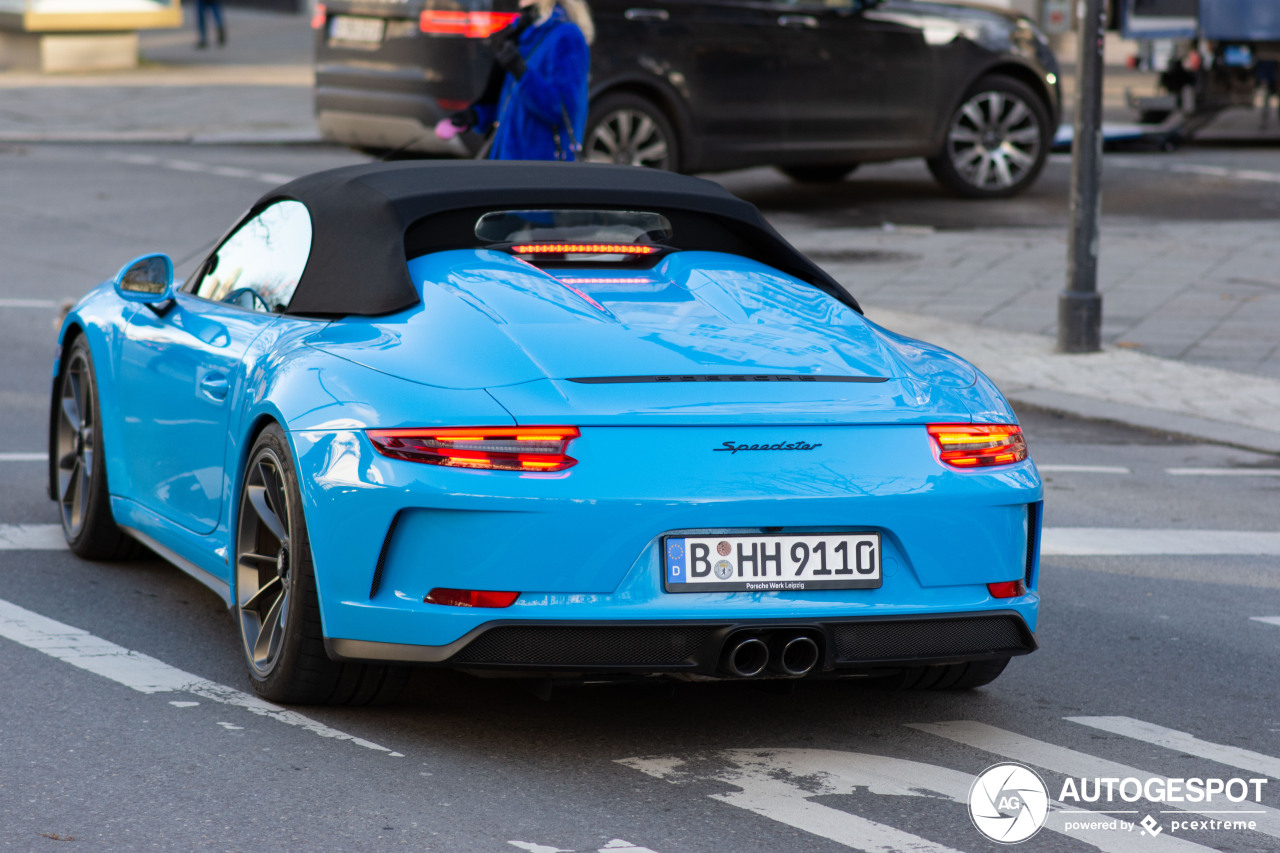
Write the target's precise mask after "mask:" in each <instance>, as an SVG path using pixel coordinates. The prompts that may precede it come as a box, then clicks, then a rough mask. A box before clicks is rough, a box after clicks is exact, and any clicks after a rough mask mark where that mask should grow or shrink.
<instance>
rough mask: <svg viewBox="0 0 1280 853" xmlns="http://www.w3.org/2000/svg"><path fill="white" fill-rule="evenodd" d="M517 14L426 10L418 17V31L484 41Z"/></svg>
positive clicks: (506, 24) (517, 15)
mask: <svg viewBox="0 0 1280 853" xmlns="http://www.w3.org/2000/svg"><path fill="white" fill-rule="evenodd" d="M518 17H520V15H519V13H518V12H458V11H452V10H445V9H428V10H426V11H425V12H423V13H422V14H421V15H419V16H418V29H420V30H421V31H422V32H424V33H430V34H431V35H434V36H464V37H466V38H469V39H484V38H488V37H489V36H491V35H493V34H494V33H496V32H498V30H501V29H504V28H505V27H507V26H508V25H509V24H510V23H511V22H512V21H514V20H515V19H516V18H518Z"/></svg>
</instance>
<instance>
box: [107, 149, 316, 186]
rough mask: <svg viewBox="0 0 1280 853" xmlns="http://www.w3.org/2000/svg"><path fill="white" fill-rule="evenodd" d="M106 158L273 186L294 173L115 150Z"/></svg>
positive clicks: (290, 179)
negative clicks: (116, 151)
mask: <svg viewBox="0 0 1280 853" xmlns="http://www.w3.org/2000/svg"><path fill="white" fill-rule="evenodd" d="M106 159H108V160H113V161H115V162H117V163H128V164H129V165H131V166H153V167H158V168H161V169H169V170H171V171H174V172H191V173H196V174H202V175H215V176H217V177H220V178H243V179H246V180H251V181H257V182H259V183H264V184H271V185H273V186H274V185H276V184H287V183H288V182H289V181H292V180H293V176H292V175H282V174H280V173H278V172H254V171H252V170H250V169H240V168H236V167H234V166H215V165H213V164H211V163H200V162H197V161H195V160H165V159H162V158H160V157H153V156H151V155H148V154H118V153H114V152H113V153H110V154H107V155H106Z"/></svg>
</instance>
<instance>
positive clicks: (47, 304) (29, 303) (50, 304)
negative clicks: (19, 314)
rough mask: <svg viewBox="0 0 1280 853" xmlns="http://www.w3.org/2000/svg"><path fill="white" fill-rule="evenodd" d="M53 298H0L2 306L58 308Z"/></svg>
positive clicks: (0, 305) (0, 306)
mask: <svg viewBox="0 0 1280 853" xmlns="http://www.w3.org/2000/svg"><path fill="white" fill-rule="evenodd" d="M57 307H58V303H57V301H55V300H53V299H0V308H57Z"/></svg>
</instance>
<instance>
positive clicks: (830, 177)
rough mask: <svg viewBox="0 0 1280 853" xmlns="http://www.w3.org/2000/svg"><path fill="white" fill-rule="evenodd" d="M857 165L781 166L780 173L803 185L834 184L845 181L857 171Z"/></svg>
mask: <svg viewBox="0 0 1280 853" xmlns="http://www.w3.org/2000/svg"><path fill="white" fill-rule="evenodd" d="M857 168H858V164H857V163H823V164H816V165H805V166H779V167H778V171H779V172H781V173H782V174H784V175H786V176H787V177H788V178H790V179H791V180H793V181H799V182H800V183H802V184H834V183H837V182H839V181H843V180H844V179H845V178H847V177H848V176H849V175H850V174H852V173H853V171H854V170H855V169H857Z"/></svg>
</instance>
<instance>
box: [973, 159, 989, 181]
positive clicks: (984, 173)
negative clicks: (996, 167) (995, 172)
mask: <svg viewBox="0 0 1280 853" xmlns="http://www.w3.org/2000/svg"><path fill="white" fill-rule="evenodd" d="M990 175H991V158H990V157H986V156H984V157H983V158H982V160H981V161H980V162H979V163H978V169H977V171H976V172H975V173H974V176H973V182H974V183H975V184H977V185H978V186H980V187H984V186H986V185H987V179H988V178H989V177H990Z"/></svg>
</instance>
